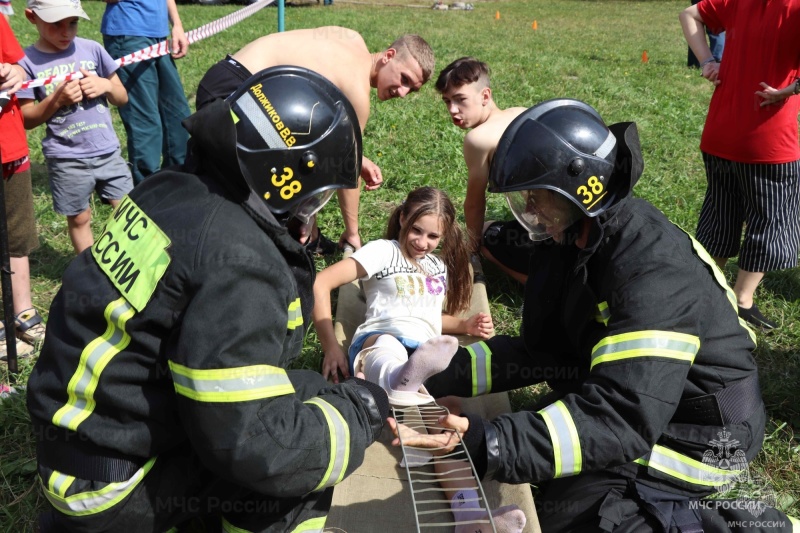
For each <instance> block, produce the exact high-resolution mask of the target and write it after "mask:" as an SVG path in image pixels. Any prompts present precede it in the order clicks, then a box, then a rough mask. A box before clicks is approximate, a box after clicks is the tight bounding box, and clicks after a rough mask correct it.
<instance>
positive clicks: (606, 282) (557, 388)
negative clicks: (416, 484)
mask: <svg viewBox="0 0 800 533" xmlns="http://www.w3.org/2000/svg"><path fill="white" fill-rule="evenodd" d="M642 170H643V163H642V158H641V153H640V148H639V138H638V133H637V130H636V125H635V124H633V123H620V124H614V125H612V126H610V127H607V126H606V125H605V123H604V122H603V120H602V118H601V117H600V115H599V114H598V113H597V112H596V111H595V110H594V109H593V108H591V107H590V106H588V105H586V104H584V103H583V102H578V101H575V100H567V99H560V100H551V101H548V102H544V103H542V104H539V105H537V106H535V107H533V108H531V109H529V110H527V111H525V112H524V113H522V114H521V115H520V116H519V117H517V118H516V119H515V121H514V122H512V123H511V124H510V125H509V127H508V129H506V131H505V133H504V134H503V137H502V138H501V140H500V143H499V144H498V147H497V152H496V154H495V157H494V161H493V163H492V168H491V172H490V185H489V189H490V191H492V192H500V193H504V194H505V195H506V198H507V200H508V204H509V206H510V208H511V210H512V212H513V213H514V215H515V217H516V218H517V220H519V222H520V223H521V224H522V225H523V226H524V227H525V228H526V229H527V230H528V231H529V232H530V235H531V238H532V239H533V240H534V241H539V243H538V244H537V245H536V246H534V250H533V252H532V253H531V257H530V267H529V275H528V282H527V284H526V287H525V305H524V310H523V317H522V328H521V336H519V337H511V336H497V337H494V338H492V339H490V340H487V341H485V342H480V343H476V344H473V345H472V346H469V347H467V348H462V349H460V350H459V352H458V353H457V354H456V355H455V357H454V358H453V360H452V363H451V365H450V367H449V368H448V369H446V370H445V371H443V372H441V373H440V374H437V375H435V376H434V377H433V378H431V379H429V380H428V381H427V382H426V383H425V386H426V387H427V389H428V391H429V392H430V393H431V394H433V395H434V396H436V397H441V396H446V395H456V396H462V397H467V396H474V395H479V394H487V393H490V392H499V391H506V390H510V389H515V388H519V387H524V386H528V385H531V384H533V383H535V382H537V381H541V379H538V380H537V379H535V378H534V379H532V378H531V376H534V377H536V376H544V377H555V378H554V379H548V381H547V383H548V384H549V386H550V388H551V389H552V394H550V395H548V396H547V397H545V398H544V399H543V400H542V402H541V405H540V406H539V407H538V408H537V409H535V410H532V411H526V412H518V413H513V414H508V415H503V416H500V417H498V418H496V419H494V420H491V421H487V420H481V419H480V417H477V416H474V415H470V414H466V415H464V416H461V417H459V416H455V415H450V416H449V417H448V418H447V419H446V420H445V421H444V423H445V424H446V425H447V426H449V427H452V428H455V429H458V430H460V431H461V432H462V434H463V435H464V443H465V444H466V446H467V448H468V450H469V452H470V454H471V456H472V459H473V461H474V463H475V466H476V468H477V469H478V472H479V474H481V475H482V476H483V477H484V479H495V480H498V481H502V482H507V483H534V484H536V485H538V486H539V488H540V489H541V490H540V493H539V495H538V496H537V498H536V505H537V511H538V514H539V522H540V523H541V526H542V530H543V531H546V532H555V531H571V532H576V531H581V532H582V531H587V532H589V531H591V532H597V531H608V532H611V531H613V532H615V533H618V532H631V533H634V532H635V533H642V532H648V531H650V532H653V531H657V532H668V531H669V532H677V531H680V532H681V533H688V532H700V531H707V532H711V531H730V530H731V529H738V528H739V526H740V525H741V524H742V523H745V522H746V523H747V524H753V526H748V527H746V528H745V529H746V530H750V531H753V530H758V529H759V527H760V526H761V525H763V524H771V527H773V528H774V529H769V531H784V532H789V531H792V523H793V520H792V519H790V518H789V517H787V516H785V515H784V514H782V513H780V512H778V511H777V510H775V509H773V508H771V507H768V506H765V505H759V506H728V507H724V506H717V507H708V506H703V505H701V503H702V502H704V501H705V500H701V498H704V497H707V496H712V495H715V494H718V493H719V492H720V491H722V490H724V489H725V488H727V487H730V486H731V485H732V484H733V483H734V482H736V481H738V480H741V479H742V478H743V477H744V476H746V475H747V463H748V462H749V461H751V460H752V459H753V458H754V457H755V455H756V454H757V453H758V451H759V450H760V449H761V444H762V441H763V439H764V424H765V418H766V415H765V412H764V404H763V402H762V400H761V393H760V390H759V386H758V374H757V368H756V363H755V360H754V359H753V354H752V351H753V349H754V348H755V341H754V336H753V333H752V332H751V331H750V330H749V329H748V328H747V326H746V325H745V324H744V322H742V321H741V320H740V319H739V317H738V316H737V308H736V298H735V297H734V295H733V292H732V291H731V289H730V288H729V287H728V285H727V284H726V282H725V278H724V276H723V274H722V273H721V272H720V271H719V270H718V269H717V267H716V266H715V264H714V261H713V260H712V259H711V258H710V257H709V255H708V253H707V252H706V251H705V250H704V249H703V248H702V246H700V245H699V244H698V243H697V242H696V241H695V240H694V239H693V238H692V237H691V236H690V235H688V234H686V233H685V232H683V231H682V230H681V229H679V228H678V227H676V226H675V225H673V224H671V223H670V222H669V221H668V220H667V219H666V217H664V215H663V214H662V213H661V212H659V211H658V210H657V209H655V208H654V207H653V206H652V205H651V204H649V203H648V202H646V201H644V200H641V199H635V198H632V197H631V189H632V188H633V186H634V184H635V183H636V181H637V180H638V179H639V177H640V176H641V173H642ZM390 423H391V424H392V425H393V426H394V429H395V432H397V431H398V430H399V431H402V432H403V443H404V444H405V445H407V446H414V445H419V446H426V447H435V446H444V447H445V450H447V449H449V448H450V447H451V446H452V445H453V441H454V440H455V439H454V437H452V433H442V434H436V435H419V434H416V433H415V432H414V431H413V430H411V429H410V428H406V427H404V426H400V427H399V428H398V427H397V426H396V424H395V421H393V420H391V421H390ZM396 444H399V439H398V440H396ZM755 514H758V517H755ZM776 524H777V526H776ZM799 525H800V523H797V522H795V531H797V528H798V526H799Z"/></svg>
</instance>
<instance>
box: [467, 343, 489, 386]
mask: <svg viewBox="0 0 800 533" xmlns="http://www.w3.org/2000/svg"><path fill="white" fill-rule="evenodd" d="M466 350H467V352H468V353H469V355H470V359H471V365H472V396H480V395H482V394H489V393H490V392H492V350H491V349H490V348H489V345H487V344H486V343H485V342H483V341H480V342H476V343H473V344H470V345H469V346H467V347H466Z"/></svg>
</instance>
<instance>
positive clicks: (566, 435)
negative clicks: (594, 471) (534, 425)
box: [539, 400, 583, 477]
mask: <svg viewBox="0 0 800 533" xmlns="http://www.w3.org/2000/svg"><path fill="white" fill-rule="evenodd" d="M539 414H540V415H542V418H544V423H545V424H547V429H548V430H549V431H550V441H551V442H552V443H553V457H554V459H555V465H554V468H555V474H554V475H555V477H563V476H574V475H575V474H579V473H580V471H581V468H582V467H583V460H582V459H581V441H580V438H579V437H578V428H577V427H575V422H574V421H573V420H572V415H570V414H569V409H567V406H566V405H565V404H564V402H562V401H561V400H558V401H557V402H555V403H553V404H551V405H548V406H547V407H545V408H544V409H542V410H540V411H539Z"/></svg>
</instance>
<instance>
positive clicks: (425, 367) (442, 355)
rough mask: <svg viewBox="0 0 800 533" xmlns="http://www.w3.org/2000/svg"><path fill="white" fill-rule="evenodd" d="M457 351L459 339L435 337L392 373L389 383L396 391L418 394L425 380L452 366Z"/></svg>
mask: <svg viewBox="0 0 800 533" xmlns="http://www.w3.org/2000/svg"><path fill="white" fill-rule="evenodd" d="M376 344H377V343H376ZM457 350H458V339H456V338H455V337H451V336H449V335H440V336H438V337H433V338H432V339H429V340H427V341H425V342H423V343H422V344H420V345H419V347H418V348H417V349H416V350H415V351H414V353H413V354H411V357H410V358H409V359H408V362H407V363H406V364H404V365H403V366H402V368H400V369H399V370H397V371H395V372H393V373H392V375H391V381H390V382H389V383H391V385H392V388H393V389H394V390H398V391H410V392H417V391H418V390H419V389H420V387H422V384H423V383H425V380H427V379H428V378H430V377H431V376H434V375H436V374H438V373H439V372H441V371H442V370H444V369H446V368H447V367H448V366H449V365H450V361H451V360H452V359H453V356H454V355H455V354H456V351H457Z"/></svg>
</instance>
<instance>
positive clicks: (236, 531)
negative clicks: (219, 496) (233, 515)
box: [222, 516, 251, 533]
mask: <svg viewBox="0 0 800 533" xmlns="http://www.w3.org/2000/svg"><path fill="white" fill-rule="evenodd" d="M222 531H224V532H225V533H251V532H250V530H249V529H242V528H240V527H236V526H234V525H233V524H231V523H230V522H228V521H227V520H225V517H224V516H223V517H222Z"/></svg>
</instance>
